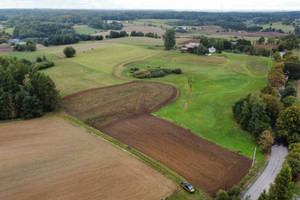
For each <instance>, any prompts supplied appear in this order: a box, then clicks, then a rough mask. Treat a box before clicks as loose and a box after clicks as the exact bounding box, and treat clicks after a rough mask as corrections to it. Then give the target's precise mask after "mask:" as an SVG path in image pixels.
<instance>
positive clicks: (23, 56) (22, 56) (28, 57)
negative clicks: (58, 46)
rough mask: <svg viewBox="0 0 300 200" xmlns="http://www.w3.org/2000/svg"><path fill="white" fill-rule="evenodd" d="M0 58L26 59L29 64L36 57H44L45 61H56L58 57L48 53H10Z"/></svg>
mask: <svg viewBox="0 0 300 200" xmlns="http://www.w3.org/2000/svg"><path fill="white" fill-rule="evenodd" d="M1 56H6V57H17V58H19V59H26V60H30V61H31V62H34V61H36V58H37V57H41V58H43V56H46V58H47V60H50V61H51V60H56V59H57V58H58V57H57V56H56V55H53V54H49V53H42V52H11V53H7V54H2V55H1Z"/></svg>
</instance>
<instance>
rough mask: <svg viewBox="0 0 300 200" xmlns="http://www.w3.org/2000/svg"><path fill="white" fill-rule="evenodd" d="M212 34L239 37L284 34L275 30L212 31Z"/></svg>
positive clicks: (277, 35) (278, 35)
mask: <svg viewBox="0 0 300 200" xmlns="http://www.w3.org/2000/svg"><path fill="white" fill-rule="evenodd" d="M214 35H230V36H239V37H267V38H268V37H280V36H284V35H286V34H284V33H277V32H254V33H247V32H218V33H214Z"/></svg>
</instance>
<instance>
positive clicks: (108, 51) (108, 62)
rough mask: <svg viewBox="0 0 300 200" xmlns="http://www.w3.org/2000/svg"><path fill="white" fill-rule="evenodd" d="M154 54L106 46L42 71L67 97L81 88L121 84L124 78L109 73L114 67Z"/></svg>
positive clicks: (144, 49) (124, 46)
mask: <svg viewBox="0 0 300 200" xmlns="http://www.w3.org/2000/svg"><path fill="white" fill-rule="evenodd" d="M129 49H130V50H129ZM154 53H156V51H155V50H151V49H148V48H144V47H138V46H132V45H124V44H112V45H106V46H103V47H101V48H97V49H94V50H89V51H86V52H85V53H81V54H78V55H76V56H75V57H74V58H69V59H59V60H56V61H55V66H54V67H52V68H49V69H46V70H44V72H45V73H46V74H47V75H49V76H50V77H51V78H52V79H53V80H54V82H55V83H56V86H57V88H58V89H59V90H60V92H61V95H62V96H67V95H69V94H72V93H75V92H79V91H81V90H86V89H91V88H97V87H105V86H109V85H114V84H119V83H124V82H126V80H122V79H119V78H117V77H115V76H114V75H113V74H112V72H113V70H114V68H117V67H119V66H121V65H122V64H123V63H124V64H125V63H128V62H132V61H135V60H138V59H141V58H143V57H145V56H151V55H152V54H154Z"/></svg>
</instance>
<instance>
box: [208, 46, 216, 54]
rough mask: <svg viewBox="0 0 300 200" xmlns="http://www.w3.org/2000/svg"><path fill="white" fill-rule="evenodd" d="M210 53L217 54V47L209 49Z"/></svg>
mask: <svg viewBox="0 0 300 200" xmlns="http://www.w3.org/2000/svg"><path fill="white" fill-rule="evenodd" d="M208 51H209V53H215V52H216V48H215V47H210V48H209V49H208Z"/></svg>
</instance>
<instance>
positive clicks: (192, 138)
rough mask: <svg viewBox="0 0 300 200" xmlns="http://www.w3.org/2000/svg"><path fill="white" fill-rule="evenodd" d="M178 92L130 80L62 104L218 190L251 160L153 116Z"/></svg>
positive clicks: (242, 173) (200, 184)
mask: <svg viewBox="0 0 300 200" xmlns="http://www.w3.org/2000/svg"><path fill="white" fill-rule="evenodd" d="M177 96H178V92H177V89H176V88H174V87H172V86H170V85H166V84H162V83H151V82H131V83H126V84H121V85H116V86H111V87H106V88H100V89H92V90H87V91H84V92H79V93H76V94H74V95H70V96H67V97H65V98H64V99H63V107H64V109H65V110H66V111H67V112H68V113H69V114H71V115H72V116H74V117H76V118H78V119H80V120H81V121H84V122H85V123H87V124H89V125H91V126H93V127H95V128H97V129H99V130H101V131H102V132H103V133H105V134H107V135H109V136H111V137H113V138H115V139H117V140H119V141H121V142H123V143H125V144H128V145H131V146H132V147H133V148H135V149H137V150H139V151H141V152H143V153H145V154H146V155H148V156H150V157H152V158H154V159H155V160H157V161H159V162H161V163H162V164H164V165H166V166H167V167H168V168H170V169H172V170H174V171H175V172H177V173H178V174H179V175H181V176H183V177H184V178H186V179H187V180H188V181H190V182H191V183H192V184H194V185H195V186H197V187H199V188H201V189H202V190H204V191H205V192H207V193H209V194H211V195H215V193H216V192H217V191H218V190H219V189H220V188H222V189H229V188H231V187H232V186H233V185H234V184H237V183H239V182H240V181H241V180H242V178H243V177H244V176H245V175H246V174H247V173H248V169H249V167H250V164H251V161H250V159H247V158H245V157H243V156H241V155H238V154H236V153H233V152H231V151H229V150H227V149H224V148H222V147H219V146H217V145H215V144H213V143H211V142H209V141H207V140H204V139H202V138H200V137H198V136H196V135H195V134H193V133H191V132H190V131H188V130H186V129H184V128H181V127H179V126H178V125H175V124H173V123H171V122H168V121H166V120H163V119H161V118H158V117H154V116H152V115H150V114H149V113H150V112H154V111H156V110H158V109H159V108H161V107H162V106H163V105H166V104H168V103H170V102H171V101H172V100H174V99H175V98H176V97H177Z"/></svg>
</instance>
